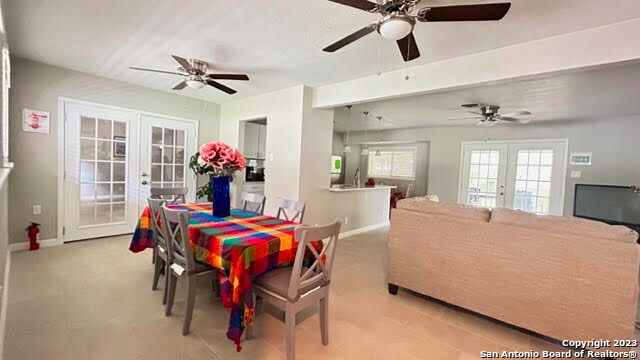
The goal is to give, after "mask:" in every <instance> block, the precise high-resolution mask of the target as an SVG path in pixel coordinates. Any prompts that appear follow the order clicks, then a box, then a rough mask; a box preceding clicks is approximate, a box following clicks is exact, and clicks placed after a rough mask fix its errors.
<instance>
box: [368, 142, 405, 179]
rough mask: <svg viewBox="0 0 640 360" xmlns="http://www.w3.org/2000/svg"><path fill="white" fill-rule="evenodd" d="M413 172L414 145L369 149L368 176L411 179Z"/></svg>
mask: <svg viewBox="0 0 640 360" xmlns="http://www.w3.org/2000/svg"><path fill="white" fill-rule="evenodd" d="M415 173H416V148H415V147H403V148H398V147H394V148H389V147H385V148H372V149H369V171H368V176H369V177H374V178H387V179H404V180H413V179H414V177H415Z"/></svg>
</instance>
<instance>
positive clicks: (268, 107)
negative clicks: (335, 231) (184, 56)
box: [220, 86, 389, 231]
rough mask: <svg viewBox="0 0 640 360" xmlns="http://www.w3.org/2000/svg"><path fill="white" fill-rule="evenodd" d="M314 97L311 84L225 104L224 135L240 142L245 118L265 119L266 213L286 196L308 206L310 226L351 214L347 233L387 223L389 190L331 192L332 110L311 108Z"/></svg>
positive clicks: (222, 118) (227, 140)
mask: <svg viewBox="0 0 640 360" xmlns="http://www.w3.org/2000/svg"><path fill="white" fill-rule="evenodd" d="M312 99H313V91H312V89H311V88H308V87H304V86H296V87H293V88H289V89H284V90H280V91H276V92H273V93H269V94H264V95H260V96H255V97H251V98H248V99H243V100H238V101H234V102H230V103H225V104H222V106H221V122H220V134H221V139H222V141H225V142H226V143H228V144H230V145H233V146H236V145H237V143H238V139H239V137H240V126H239V125H240V122H241V121H243V120H251V119H259V118H267V124H268V125H267V161H266V164H265V167H266V172H265V195H266V196H267V206H266V210H265V212H266V213H267V214H271V215H274V214H275V212H276V211H275V210H276V209H275V207H274V201H273V199H275V198H277V197H284V198H289V199H293V200H301V201H304V202H305V203H306V204H307V212H306V215H305V221H304V222H305V223H308V224H320V223H327V222H330V221H333V220H334V219H336V218H339V219H344V218H345V217H349V224H348V225H344V226H343V231H348V230H353V229H357V228H361V227H365V226H370V225H375V224H379V223H383V222H385V221H386V220H387V219H388V210H387V208H388V203H389V195H388V192H386V191H372V192H352V193H332V192H329V190H328V188H329V184H330V172H329V170H330V161H331V153H332V145H333V141H332V137H333V110H320V109H314V108H312V106H311V102H312ZM236 191H237V189H236ZM385 194H386V195H385ZM236 198H237V196H236Z"/></svg>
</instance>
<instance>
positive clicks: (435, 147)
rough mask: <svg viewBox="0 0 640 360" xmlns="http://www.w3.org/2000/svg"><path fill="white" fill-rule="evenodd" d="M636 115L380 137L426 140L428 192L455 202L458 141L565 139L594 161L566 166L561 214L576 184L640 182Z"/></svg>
mask: <svg viewBox="0 0 640 360" xmlns="http://www.w3.org/2000/svg"><path fill="white" fill-rule="evenodd" d="M639 134H640V116H634V117H626V118H617V119H602V120H600V121H586V120H584V121H572V122H557V123H553V122H551V123H537V124H529V125H526V126H504V125H503V126H497V127H493V128H477V127H433V128H418V129H403V130H389V131H384V132H383V137H384V140H385V141H429V142H430V145H431V146H430V148H431V149H430V150H431V151H430V152H431V154H430V160H429V193H430V194H437V195H438V196H439V197H440V199H441V200H443V201H453V202H455V201H457V198H458V187H459V172H460V151H461V145H460V144H461V142H462V141H478V140H487V139H491V140H512V139H559V138H567V139H569V153H571V152H592V153H593V165H591V166H568V168H567V172H568V174H567V180H566V184H565V201H564V214H565V215H570V214H572V213H573V195H574V194H573V191H574V187H575V184H576V183H595V184H621V185H632V184H640V157H638V156H637V153H638V145H639V144H640V142H639V140H638V135H639ZM351 138H352V139H353V142H354V143H356V142H364V141H368V140H369V137H368V136H367V135H365V134H363V133H362V132H359V133H352V134H351ZM571 170H580V171H582V178H580V179H572V178H570V177H569V174H570V172H571Z"/></svg>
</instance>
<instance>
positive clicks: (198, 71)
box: [178, 59, 208, 75]
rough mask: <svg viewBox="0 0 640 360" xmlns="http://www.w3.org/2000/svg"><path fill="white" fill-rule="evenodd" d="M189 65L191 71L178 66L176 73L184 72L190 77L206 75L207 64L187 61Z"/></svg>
mask: <svg viewBox="0 0 640 360" xmlns="http://www.w3.org/2000/svg"><path fill="white" fill-rule="evenodd" d="M189 64H190V65H191V70H190V71H189V70H187V69H185V68H183V67H182V66H178V71H182V72H186V73H189V74H191V75H204V74H206V73H207V67H208V66H207V62H206V61H203V60H198V59H189Z"/></svg>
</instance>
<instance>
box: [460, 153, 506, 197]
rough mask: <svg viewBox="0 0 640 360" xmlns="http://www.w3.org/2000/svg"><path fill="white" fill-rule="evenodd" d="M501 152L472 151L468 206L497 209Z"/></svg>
mask: <svg viewBox="0 0 640 360" xmlns="http://www.w3.org/2000/svg"><path fill="white" fill-rule="evenodd" d="M499 166H500V150H492V149H488V150H472V151H471V160H470V164H469V187H468V192H467V204H470V205H473V206H482V207H489V208H494V207H496V195H497V193H498V170H499Z"/></svg>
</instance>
